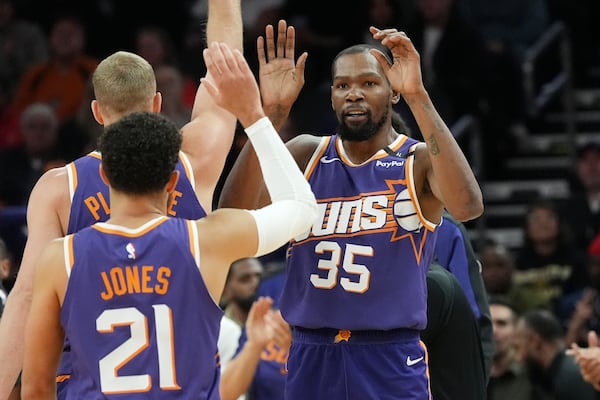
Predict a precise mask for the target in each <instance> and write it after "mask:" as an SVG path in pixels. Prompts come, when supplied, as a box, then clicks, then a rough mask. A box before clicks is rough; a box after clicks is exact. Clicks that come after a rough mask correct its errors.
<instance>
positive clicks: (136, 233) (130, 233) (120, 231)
mask: <svg viewBox="0 0 600 400" xmlns="http://www.w3.org/2000/svg"><path fill="white" fill-rule="evenodd" d="M166 220H168V218H167V217H158V218H156V219H154V220H152V221H149V222H147V223H146V224H144V225H142V226H141V227H140V228H138V229H127V228H124V227H120V226H116V225H110V224H105V223H98V224H95V225H92V228H94V229H96V230H98V231H100V232H103V233H110V234H113V235H119V236H124V237H130V238H134V237H140V236H142V235H145V234H146V233H148V232H150V231H151V230H152V229H154V228H156V227H157V226H159V225H160V224H162V223H163V222H165V221H166Z"/></svg>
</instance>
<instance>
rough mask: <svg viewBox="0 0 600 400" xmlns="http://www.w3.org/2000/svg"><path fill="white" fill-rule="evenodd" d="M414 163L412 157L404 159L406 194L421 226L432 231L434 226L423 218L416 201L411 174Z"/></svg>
mask: <svg viewBox="0 0 600 400" xmlns="http://www.w3.org/2000/svg"><path fill="white" fill-rule="evenodd" d="M414 162H415V157H414V156H410V157H408V158H407V159H406V166H405V168H406V179H407V181H408V182H407V185H406V187H407V188H408V193H410V199H411V201H412V203H413V204H414V206H415V210H416V211H417V216H418V217H419V220H420V221H421V224H423V226H424V227H425V229H427V230H428V231H434V230H435V227H436V225H435V224H434V223H432V222H430V221H429V220H427V219H426V218H425V216H424V215H423V212H422V211H421V205H420V204H419V202H418V201H417V199H418V197H417V193H416V192H415V181H414V177H413V174H412V172H413V165H414Z"/></svg>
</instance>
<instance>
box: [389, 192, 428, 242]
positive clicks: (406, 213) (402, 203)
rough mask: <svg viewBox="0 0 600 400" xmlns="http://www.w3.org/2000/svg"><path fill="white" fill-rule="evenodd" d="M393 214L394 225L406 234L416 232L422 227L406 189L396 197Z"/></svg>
mask: <svg viewBox="0 0 600 400" xmlns="http://www.w3.org/2000/svg"><path fill="white" fill-rule="evenodd" d="M393 213H394V218H395V219H396V223H397V224H398V225H400V226H401V227H402V228H403V229H404V230H406V231H408V232H418V231H419V230H420V229H421V227H422V226H423V224H422V223H421V220H420V219H419V216H418V214H417V210H416V209H415V204H414V203H413V202H412V201H411V198H410V194H409V192H408V189H404V190H403V191H401V192H400V193H398V195H397V196H396V199H395V200H394V207H393Z"/></svg>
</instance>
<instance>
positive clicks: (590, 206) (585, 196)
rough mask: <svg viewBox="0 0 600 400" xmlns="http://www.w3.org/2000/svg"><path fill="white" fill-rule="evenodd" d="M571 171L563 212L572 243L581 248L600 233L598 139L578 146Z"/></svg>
mask: <svg viewBox="0 0 600 400" xmlns="http://www.w3.org/2000/svg"><path fill="white" fill-rule="evenodd" d="M574 173H575V176H574V181H573V185H572V188H571V196H569V198H568V199H567V201H566V203H565V207H564V211H563V215H564V216H565V220H566V222H567V223H568V224H569V226H570V227H571V229H572V231H573V232H574V234H575V236H574V239H575V244H576V245H577V246H578V247H579V248H581V249H584V250H585V249H586V248H587V247H588V245H589V243H590V242H591V240H592V238H593V237H594V236H595V235H597V234H598V233H600V141H595V142H594V141H591V142H588V143H586V144H584V145H582V146H580V147H579V149H578V150H577V160H576V161H575V168H574Z"/></svg>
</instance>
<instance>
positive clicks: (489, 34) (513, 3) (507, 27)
mask: <svg viewBox="0 0 600 400" xmlns="http://www.w3.org/2000/svg"><path fill="white" fill-rule="evenodd" d="M457 1H458V2H459V5H460V8H461V12H462V13H463V14H464V15H465V18H466V19H467V20H468V21H469V22H470V23H471V24H472V25H473V26H475V27H476V28H477V29H479V31H480V32H481V33H482V35H483V38H484V40H485V47H486V53H487V54H486V58H487V59H488V62H489V64H488V65H489V68H490V69H489V72H488V78H489V79H488V80H487V84H488V86H487V90H488V93H489V98H490V101H491V103H490V105H489V106H490V111H491V112H490V113H489V120H488V121H486V122H487V127H488V129H489V132H490V136H493V137H495V138H498V139H499V141H498V144H501V145H502V148H501V150H502V152H504V153H506V152H507V151H514V149H515V148H526V147H527V140H528V129H527V126H526V119H527V114H526V113H527V110H526V104H525V94H524V88H523V77H522V73H521V63H522V60H523V56H524V53H525V50H526V49H527V48H528V47H529V46H531V45H532V44H533V43H534V42H535V41H536V39H538V38H539V37H540V36H541V35H542V33H543V32H544V31H545V30H546V29H547V27H548V26H549V23H550V20H549V11H548V7H547V4H546V0H528V1H525V2H522V1H520V0H508V1H501V2H499V1H495V0H457ZM506 132H509V135H507V134H506ZM501 139H503V140H501ZM488 142H489V141H488ZM488 150H489V151H488V153H489V154H490V155H492V156H493V154H494V152H493V151H491V150H493V148H490V149H488ZM496 153H498V148H496ZM498 160H501V159H498ZM493 162H496V159H494V160H493V161H492V164H491V165H493Z"/></svg>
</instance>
